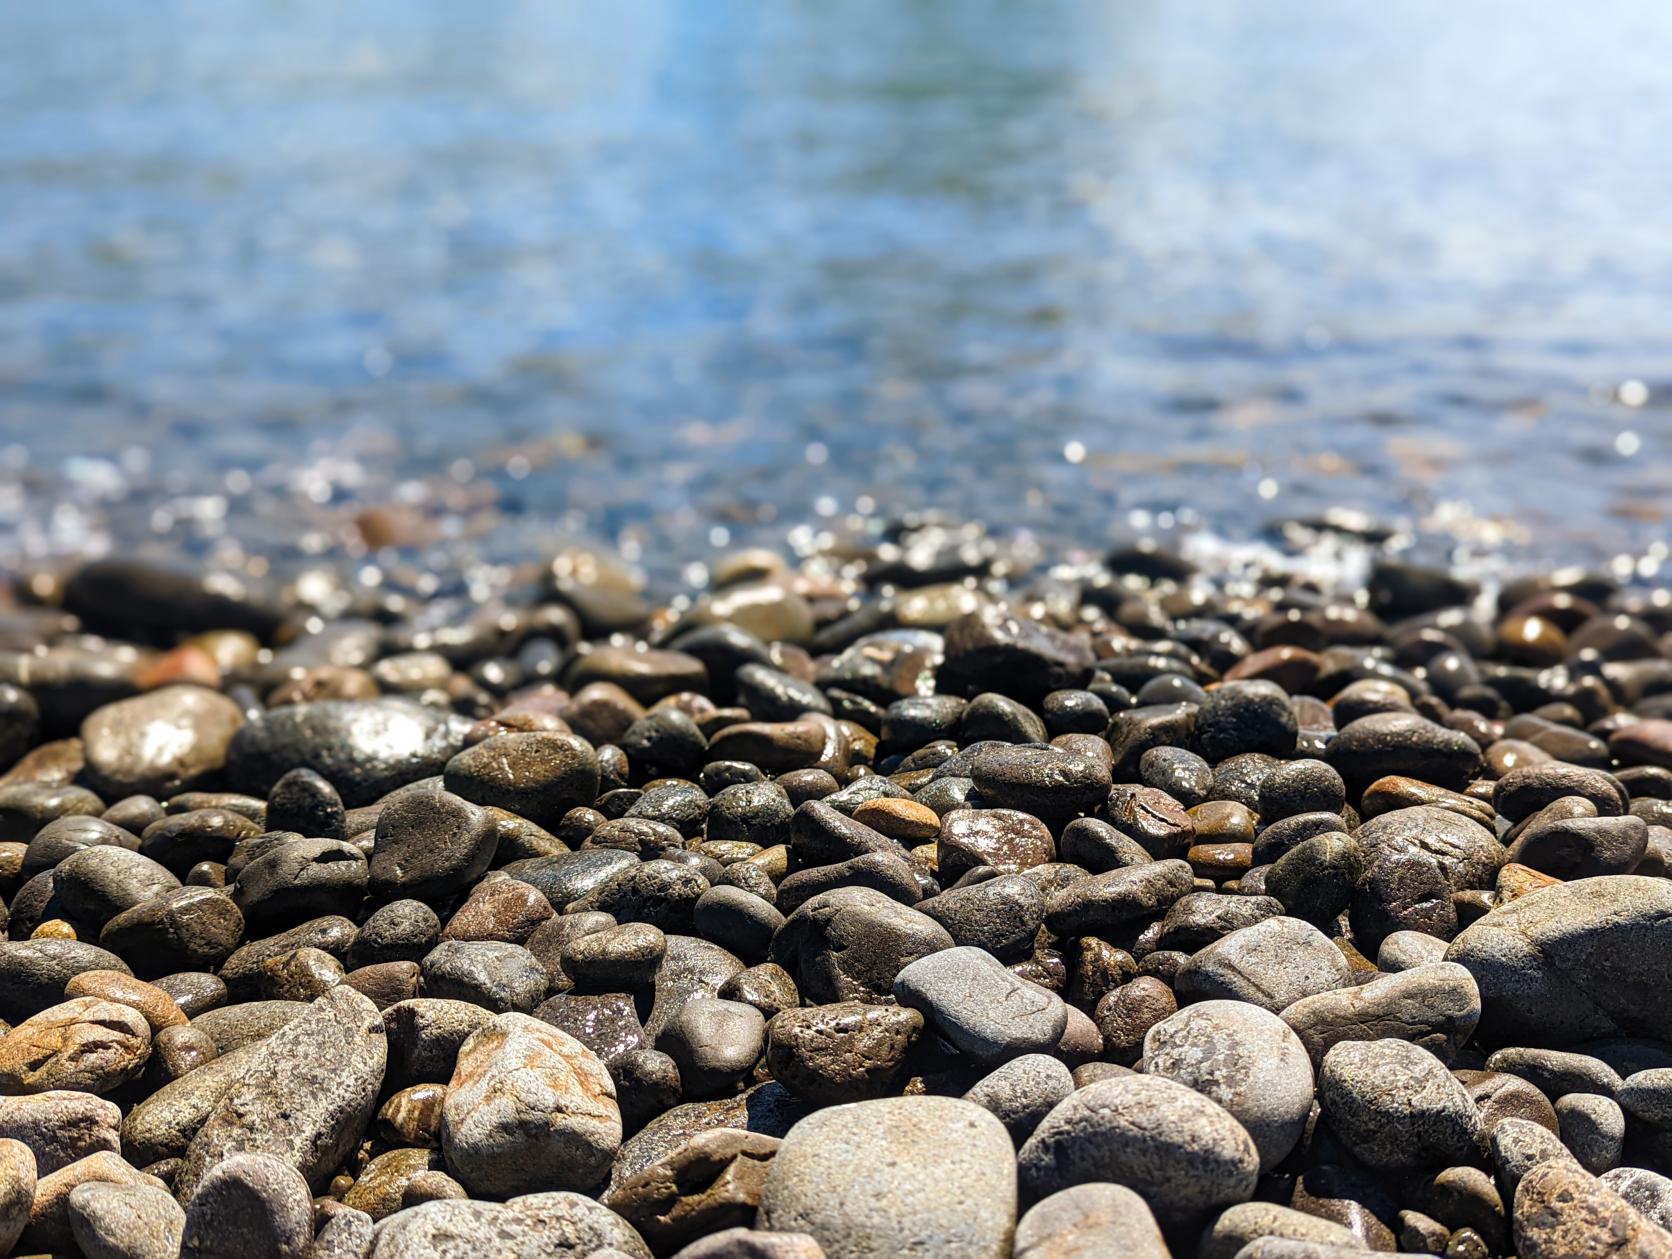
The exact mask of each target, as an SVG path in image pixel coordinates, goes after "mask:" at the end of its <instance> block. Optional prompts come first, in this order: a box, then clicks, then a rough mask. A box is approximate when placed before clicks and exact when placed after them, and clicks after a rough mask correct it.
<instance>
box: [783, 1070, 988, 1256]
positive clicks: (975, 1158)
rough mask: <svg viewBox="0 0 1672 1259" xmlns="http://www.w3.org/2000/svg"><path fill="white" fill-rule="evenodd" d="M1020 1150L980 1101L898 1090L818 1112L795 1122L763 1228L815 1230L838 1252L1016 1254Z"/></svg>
mask: <svg viewBox="0 0 1672 1259" xmlns="http://www.w3.org/2000/svg"><path fill="white" fill-rule="evenodd" d="M1016 1205H1017V1190H1016V1156H1015V1152H1014V1150H1013V1148H1012V1146H1011V1143H1010V1136H1009V1134H1008V1133H1007V1132H1006V1131H1005V1129H1004V1126H1003V1125H1002V1124H1001V1123H1000V1122H999V1121H998V1120H997V1119H996V1118H994V1117H993V1116H992V1115H991V1114H990V1113H988V1111H986V1110H985V1109H983V1108H982V1107H980V1106H977V1105H976V1104H974V1103H973V1102H968V1101H963V1100H960V1099H957V1098H949V1097H894V1098H882V1099H879V1100H876V1101H865V1102H855V1103H853V1104H852V1105H848V1106H837V1107H832V1108H829V1109H826V1110H821V1111H817V1112H815V1113H814V1114H812V1115H810V1116H808V1117H807V1118H805V1119H803V1120H802V1121H801V1122H800V1123H798V1124H796V1125H795V1126H794V1127H793V1128H791V1129H790V1130H789V1134H788V1135H787V1136H786V1137H785V1138H784V1142H783V1145H782V1146H780V1147H779V1149H778V1153H777V1156H776V1157H775V1158H774V1159H773V1160H772V1167H771V1170H770V1171H769V1172H768V1173H767V1178H766V1185H765V1187H764V1189H763V1190H762V1193H761V1202H760V1215H759V1224H760V1227H762V1228H765V1229H769V1230H771V1231H774V1232H794V1233H806V1234H808V1235H809V1236H811V1237H812V1238H813V1239H814V1240H815V1241H817V1243H818V1244H819V1245H820V1246H821V1247H822V1248H823V1250H824V1253H825V1254H826V1255H827V1256H829V1259H868V1257H871V1256H875V1257H876V1259H884V1257H887V1259H893V1257H894V1256H897V1255H900V1254H924V1255H929V1254H933V1255H936V1256H944V1257H946V1259H1008V1256H1009V1255H1010V1251H1011V1241H1012V1237H1013V1234H1014V1231H1015V1227H1016Z"/></svg>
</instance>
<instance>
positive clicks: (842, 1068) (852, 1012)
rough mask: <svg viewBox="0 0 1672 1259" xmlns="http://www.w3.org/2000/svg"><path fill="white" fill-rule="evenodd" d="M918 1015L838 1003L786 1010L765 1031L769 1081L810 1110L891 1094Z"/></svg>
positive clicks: (919, 1022) (916, 1031)
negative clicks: (807, 1106) (770, 1073)
mask: <svg viewBox="0 0 1672 1259" xmlns="http://www.w3.org/2000/svg"><path fill="white" fill-rule="evenodd" d="M922 1031H923V1016H922V1015H921V1014H919V1013H918V1012H917V1011H916V1010H908V1009H905V1008H904V1007H902V1006H882V1005H866V1004H863V1003H861V1002H858V1001H843V1002H839V1003H837V1004H834V1005H822V1006H810V1007H808V1008H805V1009H797V1010H785V1011H784V1012H783V1013H781V1014H778V1015H776V1016H774V1018H773V1019H772V1021H771V1022H770V1023H768V1024H767V1027H766V1063H767V1068H768V1069H769V1070H770V1071H771V1072H772V1078H773V1079H775V1080H777V1081H778V1082H779V1083H780V1084H782V1085H783V1086H784V1087H785V1088H787V1089H789V1090H790V1091H791V1092H792V1093H794V1094H795V1095H796V1096H798V1097H801V1098H803V1099H805V1100H806V1101H809V1102H811V1103H813V1104H814V1105H815V1106H828V1105H835V1104H837V1103H841V1102H857V1101H865V1100H868V1099H870V1098H873V1097H884V1096H887V1095H888V1094H889V1093H892V1092H894V1091H896V1089H895V1086H896V1085H897V1084H898V1083H899V1081H900V1078H901V1076H902V1074H903V1072H904V1069H905V1062H906V1055H907V1053H908V1052H909V1051H910V1050H911V1047H912V1045H913V1044H915V1043H916V1041H917V1039H918V1037H919V1036H920V1035H921V1034H922Z"/></svg>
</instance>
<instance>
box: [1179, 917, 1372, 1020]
mask: <svg viewBox="0 0 1672 1259" xmlns="http://www.w3.org/2000/svg"><path fill="white" fill-rule="evenodd" d="M1351 978H1352V976H1351V971H1350V970H1349V969H1348V966H1347V960H1346V958H1345V957H1343V956H1342V954H1341V950H1340V949H1338V948H1336V947H1335V945H1333V944H1331V943H1330V941H1329V938H1328V937H1327V936H1325V935H1324V933H1323V932H1321V931H1319V930H1318V928H1316V927H1314V926H1313V925H1312V924H1311V923H1307V922H1302V921H1301V920H1300V919H1299V918H1286V917H1277V918H1267V919H1266V920H1265V921H1264V922H1257V923H1255V924H1254V925H1253V926H1252V927H1242V928H1240V929H1238V930H1236V931H1233V932H1231V933H1230V934H1229V935H1225V936H1221V937H1220V938H1219V939H1217V940H1215V941H1214V942H1213V943H1212V944H1210V945H1208V946H1207V947H1206V948H1204V949H1201V950H1200V951H1198V952H1197V953H1195V954H1194V955H1193V956H1192V957H1191V958H1190V960H1189V961H1188V962H1186V963H1185V964H1184V965H1183V966H1182V967H1180V968H1179V972H1178V976H1177V978H1176V980H1175V982H1174V985H1173V986H1174V987H1175V988H1176V989H1177V990H1178V994H1179V996H1180V997H1187V998H1190V999H1194V1000H1205V999H1213V998H1217V999H1221V1000H1229V1001H1247V1002H1250V1003H1252V1004H1254V1005H1257V1006H1260V1007H1261V1008H1263V1009H1266V1010H1270V1011H1271V1012H1272V1013H1273V1014H1276V1013H1279V1012H1280V1011H1282V1010H1283V1009H1284V1008H1285V1007H1286V1006H1289V1005H1292V1004H1294V1003H1295V1002H1296V1001H1299V1000H1300V999H1301V998H1302V997H1310V996H1313V995H1314V994H1316V993H1320V992H1328V991H1330V990H1331V989H1335V988H1343V987H1345V986H1346V985H1347V984H1348V983H1350V982H1351Z"/></svg>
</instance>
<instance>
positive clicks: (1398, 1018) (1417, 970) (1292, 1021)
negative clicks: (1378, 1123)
mask: <svg viewBox="0 0 1672 1259" xmlns="http://www.w3.org/2000/svg"><path fill="white" fill-rule="evenodd" d="M1480 1008H1481V1007H1480V992H1479V990H1478V989H1477V988H1476V987H1475V981H1474V977H1473V976H1472V975H1470V974H1469V972H1468V971H1467V970H1465V969H1464V968H1463V967H1461V966H1458V965H1457V964H1456V963H1453V962H1434V963H1430V964H1426V965H1421V966H1414V967H1411V968H1409V969H1407V970H1403V971H1400V972H1398V973H1396V974H1392V975H1384V976H1382V977H1380V978H1378V979H1373V980H1371V981H1370V982H1369V983H1365V984H1359V985H1357V986H1356V987H1351V988H1338V989H1336V990H1335V991H1333V992H1322V993H1318V994H1316V995H1314V996H1310V997H1302V998H1301V999H1300V1000H1298V1001H1296V1002H1295V1003H1294V1004H1293V1005H1290V1006H1288V1007H1286V1008H1285V1009H1284V1010H1283V1012H1282V1014H1283V1021H1284V1022H1285V1023H1287V1024H1288V1025H1289V1026H1290V1027H1291V1028H1293V1029H1294V1030H1295V1033H1296V1035H1298V1036H1299V1037H1300V1040H1301V1043H1302V1044H1303V1045H1305V1046H1306V1051H1307V1053H1308V1054H1309V1055H1310V1056H1311V1058H1312V1061H1313V1063H1314V1064H1316V1063H1319V1062H1322V1061H1323V1057H1324V1055H1325V1054H1326V1053H1328V1052H1329V1051H1330V1050H1331V1049H1333V1048H1334V1047H1335V1046H1336V1045H1339V1044H1341V1043H1343V1042H1344V1041H1349V1040H1388V1039H1394V1040H1408V1041H1410V1042H1411V1043H1413V1044H1415V1045H1418V1046H1420V1047H1422V1048H1423V1049H1426V1050H1427V1051H1428V1052H1429V1053H1431V1054H1433V1055H1434V1056H1435V1057H1437V1058H1438V1059H1440V1061H1442V1062H1450V1061H1451V1060H1452V1059H1453V1058H1454V1057H1456V1055H1457V1052H1458V1051H1459V1050H1460V1049H1461V1048H1462V1047H1463V1045H1464V1043H1465V1042H1466V1041H1467V1040H1468V1039H1469V1037H1470V1035H1472V1034H1473V1032H1474V1030H1475V1025H1476V1024H1477V1023H1478V1022H1479V1021H1480Z"/></svg>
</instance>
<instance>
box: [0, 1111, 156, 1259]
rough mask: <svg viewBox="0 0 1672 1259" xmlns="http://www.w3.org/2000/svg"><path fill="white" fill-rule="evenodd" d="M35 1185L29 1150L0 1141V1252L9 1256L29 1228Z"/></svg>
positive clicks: (34, 1167) (33, 1163) (31, 1157)
mask: <svg viewBox="0 0 1672 1259" xmlns="http://www.w3.org/2000/svg"><path fill="white" fill-rule="evenodd" d="M35 1181H36V1166H35V1156H34V1154H33V1153H31V1151H30V1149H29V1147H28V1146H27V1145H25V1144H24V1143H23V1142H21V1141H17V1140H13V1139H12V1138H11V1137H0V1252H4V1253H6V1254H11V1253H12V1247H13V1246H14V1245H16V1244H17V1239H18V1238H19V1237H21V1236H22V1235H23V1230H24V1229H25V1228H26V1227H28V1225H29V1208H30V1206H31V1205H32V1204H33V1203H34V1201H35ZM170 1201H173V1199H170Z"/></svg>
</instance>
